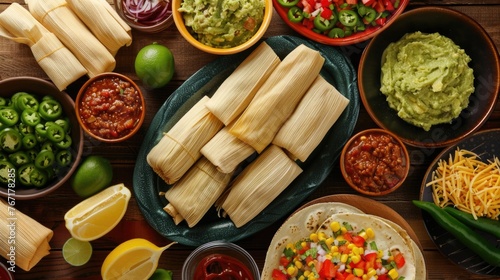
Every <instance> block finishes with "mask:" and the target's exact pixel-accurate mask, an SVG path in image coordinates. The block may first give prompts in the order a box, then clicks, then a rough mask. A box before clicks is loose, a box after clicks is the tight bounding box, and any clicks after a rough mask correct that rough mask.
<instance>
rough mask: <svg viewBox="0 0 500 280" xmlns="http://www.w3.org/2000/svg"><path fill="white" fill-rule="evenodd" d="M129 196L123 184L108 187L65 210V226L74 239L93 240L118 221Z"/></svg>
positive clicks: (126, 205)
mask: <svg viewBox="0 0 500 280" xmlns="http://www.w3.org/2000/svg"><path fill="white" fill-rule="evenodd" d="M130 197H131V193H130V190H129V189H128V188H127V187H125V185H124V184H117V185H114V186H111V187H108V188H106V189H104V190H102V191H101V192H99V193H97V194H95V195H93V196H91V197H89V198H87V199H85V200H83V201H82V202H80V203H78V204H77V205H75V206H74V207H73V208H71V209H70V210H69V211H68V212H66V214H65V215H64V220H65V222H66V228H67V229H68V230H69V232H70V233H71V236H72V237H73V238H75V239H78V240H81V241H92V240H95V239H97V238H99V237H101V236H103V235H105V234H106V233H108V232H109V231H111V230H112V229H113V228H114V227H115V226H116V225H117V224H118V223H119V222H120V220H121V219H122V218H123V215H125V212H126V211H127V207H128V202H129V200H130Z"/></svg>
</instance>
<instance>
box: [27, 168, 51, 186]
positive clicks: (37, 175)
mask: <svg viewBox="0 0 500 280" xmlns="http://www.w3.org/2000/svg"><path fill="white" fill-rule="evenodd" d="M48 180H49V177H48V175H47V173H45V172H44V171H43V170H40V169H38V168H35V169H33V170H31V173H30V183H31V184H32V185H33V186H35V187H37V188H41V187H44V186H45V184H47V181H48Z"/></svg>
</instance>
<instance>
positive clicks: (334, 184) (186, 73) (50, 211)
mask: <svg viewBox="0 0 500 280" xmlns="http://www.w3.org/2000/svg"><path fill="white" fill-rule="evenodd" d="M108 1H110V2H112V1H111V0H108ZM12 2H19V3H21V4H24V1H22V0H15V1H10V0H0V12H1V11H3V10H4V9H5V8H7V7H8V5H9V4H11V3H12ZM428 5H438V6H445V7H449V8H452V9H456V10H458V11H460V12H463V13H465V14H467V15H469V16H470V17H472V18H473V19H475V20H476V21H477V22H479V23H480V24H481V25H482V26H483V27H484V29H485V30H486V31H487V32H488V33H489V35H490V36H491V37H492V39H493V41H494V42H495V44H496V46H497V48H498V47H500V27H499V26H500V2H499V1H498V0H474V1H473V0H469V1H467V0H454V1H452V0H434V1H432V0H418V1H411V3H410V5H409V6H408V8H407V9H408V10H409V9H413V8H416V7H421V6H428ZM280 34H295V33H294V31H292V30H291V29H290V28H289V27H287V26H286V25H285V24H284V23H283V22H282V20H281V19H280V18H279V16H278V15H277V14H276V13H275V14H274V17H273V20H272V22H271V26H270V28H269V30H268V32H267V33H266V35H265V36H266V37H269V36H274V35H280ZM133 39H134V41H133V44H132V45H131V46H130V47H125V48H122V49H120V51H119V52H118V54H117V55H116V60H117V65H116V68H115V71H116V72H119V73H122V74H125V75H127V76H129V77H131V78H133V79H137V77H136V75H135V73H134V67H133V62H134V59H135V55H136V54H137V52H138V51H139V49H141V48H142V47H143V46H145V45H148V44H150V43H152V42H158V43H160V44H164V45H166V46H167V47H169V48H170V49H171V50H172V52H173V54H174V57H175V63H176V73H175V76H174V78H173V80H172V82H171V83H169V84H168V85H167V86H166V87H165V88H162V89H159V90H146V89H144V94H145V97H146V103H147V116H146V120H145V122H144V125H143V127H142V128H141V131H140V132H139V133H138V134H137V135H136V136H134V137H133V138H132V139H130V140H128V141H126V142H123V143H120V144H113V145H108V144H103V143H96V142H95V141H90V140H89V139H88V138H86V140H85V146H84V156H88V155H101V156H104V157H106V158H108V159H109V160H110V161H111V162H112V165H113V170H114V178H113V183H124V184H125V185H126V186H128V187H129V188H132V179H133V169H134V165H135V163H136V162H135V161H136V157H137V153H138V151H139V148H140V146H141V143H142V140H143V135H144V134H145V132H146V131H147V129H148V126H149V124H150V122H151V120H152V118H153V117H154V115H155V113H156V112H157V110H158V109H159V107H160V106H161V105H162V104H163V103H164V101H165V100H166V99H167V98H168V97H169V95H170V94H171V93H172V92H173V91H174V90H175V89H176V88H178V87H179V86H180V85H181V84H182V83H183V81H184V80H186V79H187V78H188V77H190V76H191V75H192V74H193V73H194V72H196V71H197V70H198V69H200V68H202V67H203V66H204V65H206V64H207V63H208V62H210V61H213V60H214V59H216V58H217V56H215V55H210V54H206V53H203V52H201V51H199V50H197V49H195V48H194V47H191V46H190V45H189V44H188V43H187V42H186V41H185V40H184V39H183V38H182V37H181V35H180V34H179V33H178V32H177V30H176V28H175V26H174V25H172V26H171V27H170V28H168V30H166V31H164V32H161V33H158V34H145V33H140V32H135V31H134V32H133ZM364 46H365V44H358V45H355V46H350V47H343V48H342V50H343V51H345V52H346V53H347V54H348V55H349V57H350V58H351V60H352V62H353V65H354V66H355V67H356V68H357V65H358V62H359V57H360V56H361V52H362V50H363V47H364ZM17 76H34V77H40V78H44V79H48V78H47V76H46V75H45V73H44V72H43V71H42V70H41V68H40V67H39V66H38V64H37V63H36V62H35V60H34V58H33V56H32V53H31V51H30V49H29V48H28V47H27V46H25V45H21V44H17V43H14V42H12V41H10V40H7V39H4V38H0V79H6V78H10V77H17ZM84 81H85V78H82V79H80V80H78V81H76V82H75V83H73V84H72V85H70V86H69V87H68V89H67V93H68V94H70V95H71V96H72V97H73V98H74V97H75V95H76V92H77V90H78V88H79V87H80V86H81V85H82V84H83V82H84ZM0 90H1V89H0ZM375 126H376V125H375V123H374V122H373V121H371V119H370V117H369V116H368V114H367V113H366V111H365V110H364V108H363V106H361V109H360V114H359V119H358V122H357V124H356V127H355V132H356V131H360V130H363V129H366V128H370V127H375ZM496 127H500V106H498V105H497V106H496V109H495V111H494V112H493V114H492V115H491V117H490V119H489V120H488V122H487V123H486V124H485V125H484V126H483V128H482V129H488V128H496ZM439 151H440V149H416V148H410V152H411V154H412V156H413V161H412V166H411V170H410V176H409V178H408V180H407V181H406V182H405V183H404V185H403V186H402V187H401V188H400V189H399V190H398V191H396V192H394V193H392V194H390V195H387V196H383V197H379V198H376V199H377V200H378V201H380V202H382V203H384V204H386V205H388V206H390V207H391V208H393V209H394V210H396V211H397V212H398V213H399V214H400V215H401V216H402V217H404V218H405V219H406V220H407V221H408V223H409V224H410V225H411V227H412V229H413V230H414V231H415V233H416V234H417V236H418V238H419V241H420V243H421V245H422V246H423V249H424V257H425V260H426V264H427V270H428V276H429V279H450V280H451V279H460V280H462V279H490V278H488V277H484V276H479V275H475V274H470V273H468V272H467V271H465V270H464V269H462V268H460V267H458V266H456V265H454V264H453V263H451V262H450V261H449V260H448V259H447V258H446V257H444V256H443V255H442V254H441V253H440V252H439V251H438V250H437V248H436V246H435V245H434V243H433V242H432V241H431V239H430V238H429V235H428V234H427V231H426V230H425V227H424V224H423V222H422V219H421V216H420V211H417V210H416V208H415V207H413V206H412V204H411V202H410V201H411V200H413V199H417V198H418V197H419V191H420V185H421V182H422V179H423V176H424V174H425V171H426V168H427V167H428V164H429V163H430V161H431V160H433V159H434V157H435V156H436V154H437V153H438V152H439ZM331 194H354V192H353V190H351V188H349V187H348V185H347V184H346V183H345V181H344V180H343V178H342V176H341V174H340V169H339V167H338V161H337V162H335V163H334V169H333V171H332V172H331V174H330V175H329V177H328V178H327V179H326V180H325V181H324V183H323V184H322V185H321V186H320V187H319V188H318V189H317V190H316V191H315V192H314V193H312V194H311V195H310V197H308V198H307V199H306V200H305V201H304V203H306V202H307V201H310V200H313V199H315V198H319V197H322V196H326V195H331ZM80 201H81V199H80V198H79V197H78V196H76V195H75V193H74V192H73V191H72V189H71V187H70V186H69V184H66V185H64V186H63V187H61V188H60V189H58V190H57V191H55V192H53V193H52V194H50V195H48V196H46V197H44V198H43V199H38V200H32V201H17V203H16V207H17V208H18V210H20V211H22V212H24V213H26V214H28V215H29V216H31V217H32V218H34V219H36V220H37V221H39V222H40V223H41V224H43V225H45V226H46V227H48V228H51V229H52V230H53V231H54V237H53V238H52V240H51V241H50V245H51V247H52V249H51V252H50V254H49V255H48V256H46V257H45V258H43V259H42V260H41V261H40V262H39V263H38V264H37V265H36V266H35V267H34V268H33V269H31V271H29V272H25V271H22V270H21V269H19V268H18V269H17V271H16V273H15V277H16V279H99V278H100V269H101V264H102V262H103V260H104V258H105V257H106V255H107V254H108V253H109V252H110V251H111V250H112V249H113V248H114V247H115V246H117V245H118V244H119V243H121V242H123V241H126V240H128V239H131V238H135V237H142V238H146V239H148V240H150V241H152V242H153V243H155V244H157V245H165V244H167V243H169V240H166V239H165V238H164V237H162V236H161V235H160V234H158V233H157V232H155V230H154V229H152V228H151V227H150V226H149V225H148V223H147V222H146V221H145V220H144V218H143V215H142V213H141V211H140V210H139V208H138V205H137V203H136V201H135V199H134V197H132V199H131V201H130V203H129V208H128V210H127V212H126V215H125V217H124V218H123V220H122V221H121V222H120V223H119V224H118V226H117V227H116V228H115V229H113V230H112V231H111V232H110V233H108V234H107V235H105V236H104V237H102V238H100V239H98V240H95V241H92V245H93V248H94V253H93V256H92V258H91V260H90V262H88V263H87V264H85V265H84V266H81V267H72V266H70V265H69V264H67V263H66V262H65V261H64V259H63V257H62V253H61V247H62V245H63V244H64V242H65V241H66V240H67V239H68V238H69V237H70V234H69V232H68V231H67V229H66V228H65V226H64V219H63V216H64V214H65V213H66V211H68V210H69V209H70V208H71V207H73V206H74V205H75V204H77V203H78V202H80ZM280 222H281V221H279V222H278V223H276V224H274V225H270V226H269V227H268V228H266V229H264V230H262V231H260V232H258V233H256V234H255V235H253V236H251V237H248V238H246V239H243V240H239V241H237V242H236V243H237V244H238V245H241V246H242V247H243V248H245V249H247V250H248V251H249V252H250V253H251V254H252V255H253V257H254V258H255V260H256V262H257V264H258V265H259V266H260V267H261V268H262V266H263V263H264V258H265V254H266V250H267V246H268V244H269V242H270V240H271V238H272V236H273V234H274V232H275V231H276V229H277V228H278V226H279V224H280ZM0 242H5V241H4V240H2V241H0ZM192 250H193V248H192V247H188V246H184V245H175V246H173V247H172V248H170V249H169V250H167V251H166V252H165V253H164V254H163V255H162V257H161V259H160V264H159V267H161V268H165V269H170V270H172V271H173V272H174V279H181V268H182V264H183V262H184V260H185V259H186V257H187V256H188V255H189V253H191V251H192Z"/></svg>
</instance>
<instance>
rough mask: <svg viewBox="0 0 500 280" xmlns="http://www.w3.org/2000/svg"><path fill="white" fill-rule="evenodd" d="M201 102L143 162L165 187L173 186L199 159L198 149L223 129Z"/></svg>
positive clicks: (168, 133)
mask: <svg viewBox="0 0 500 280" xmlns="http://www.w3.org/2000/svg"><path fill="white" fill-rule="evenodd" d="M209 99H210V98H209V97H207V96H204V97H203V98H201V99H200V100H199V101H198V102H197V103H196V104H195V105H194V106H193V107H192V108H191V109H190V110H189V111H188V112H187V113H186V114H185V115H184V116H182V118H180V119H179V121H178V122H177V123H176V124H175V125H174V126H173V127H172V128H171V129H170V130H169V131H168V132H167V133H165V134H164V135H163V137H162V138H161V139H160V141H159V142H158V143H157V144H156V145H155V146H154V147H153V148H152V149H151V151H150V152H149V153H148V155H147V157H146V160H147V162H148V164H149V165H150V166H151V168H152V169H153V170H154V171H155V172H156V173H157V174H158V176H160V177H161V178H162V179H163V180H164V181H165V182H166V183H167V184H173V183H175V182H177V181H178V180H179V179H180V178H181V177H182V176H183V175H184V173H186V172H187V171H188V169H189V168H191V166H192V165H193V164H194V163H195V162H196V161H197V160H198V159H199V158H200V157H201V152H200V150H201V148H202V147H203V146H204V145H205V144H206V143H207V142H208V141H209V140H210V139H211V138H212V137H213V136H214V135H215V134H216V133H217V132H218V131H219V130H220V129H221V128H222V127H223V126H224V125H223V124H222V122H221V121H220V120H219V119H217V117H216V116H214V115H213V114H212V113H210V111H208V109H207V108H206V107H205V104H206V103H207V101H208V100H209Z"/></svg>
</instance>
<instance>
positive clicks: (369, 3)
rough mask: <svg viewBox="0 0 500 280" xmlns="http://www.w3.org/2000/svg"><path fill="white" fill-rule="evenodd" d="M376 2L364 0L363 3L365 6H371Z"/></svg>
mask: <svg viewBox="0 0 500 280" xmlns="http://www.w3.org/2000/svg"><path fill="white" fill-rule="evenodd" d="M374 2H375V0H363V4H364V5H365V6H371V5H372V4H373V3H374Z"/></svg>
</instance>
